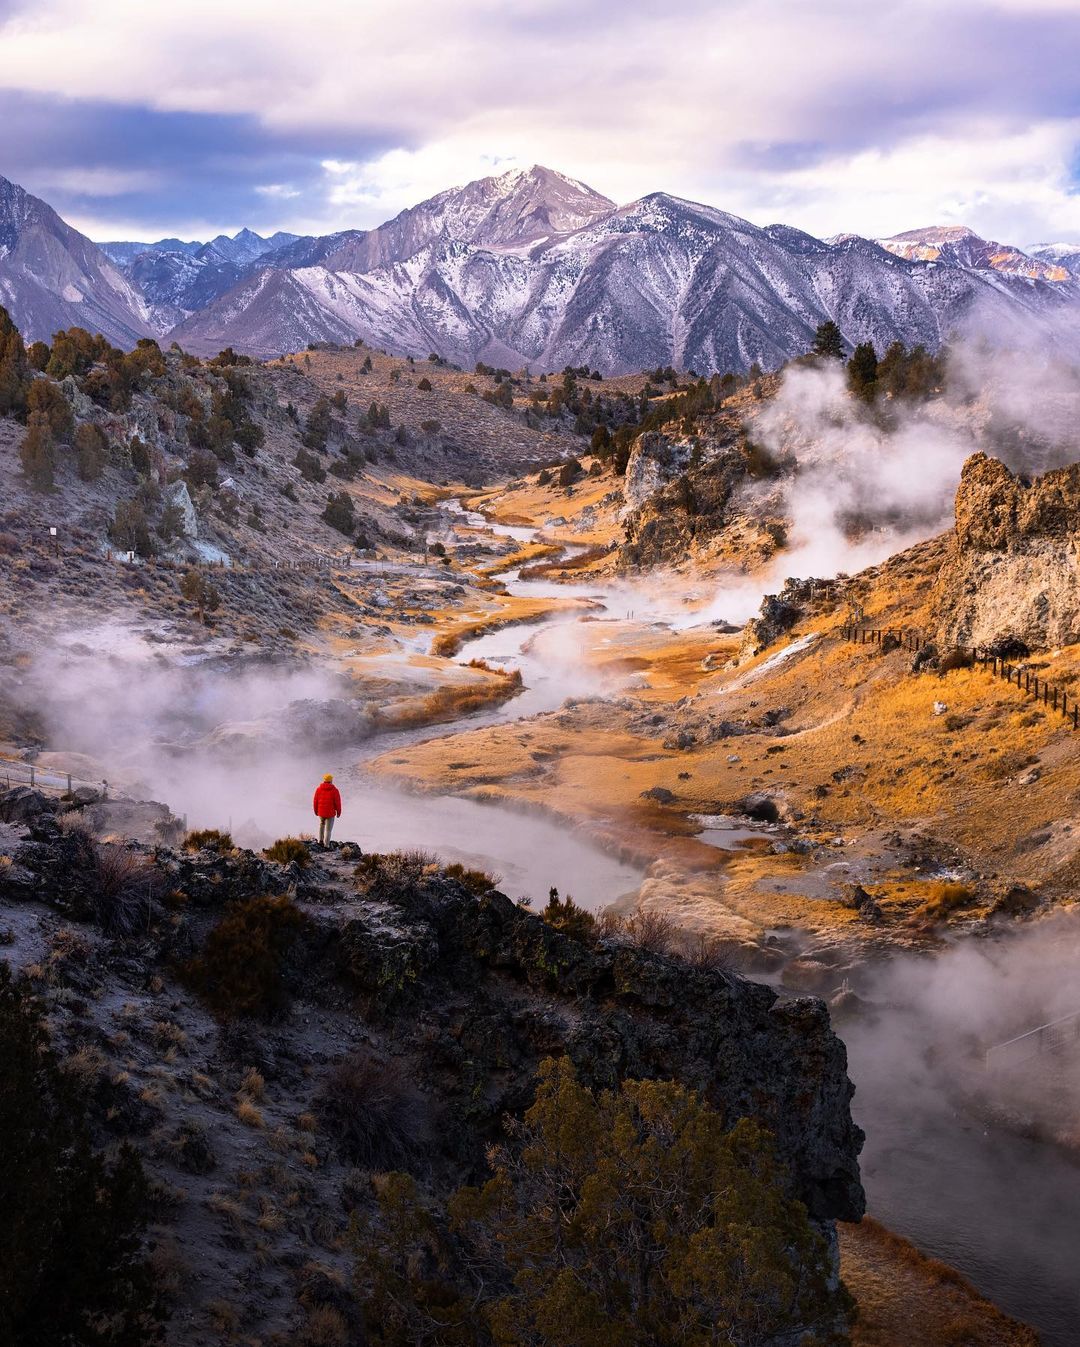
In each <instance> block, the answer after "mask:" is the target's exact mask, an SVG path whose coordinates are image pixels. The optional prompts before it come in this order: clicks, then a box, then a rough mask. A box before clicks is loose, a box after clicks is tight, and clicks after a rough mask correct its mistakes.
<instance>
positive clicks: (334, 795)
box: [312, 781, 341, 818]
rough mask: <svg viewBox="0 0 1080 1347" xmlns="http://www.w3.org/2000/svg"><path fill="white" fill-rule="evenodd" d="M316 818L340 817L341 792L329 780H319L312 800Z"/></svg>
mask: <svg viewBox="0 0 1080 1347" xmlns="http://www.w3.org/2000/svg"><path fill="white" fill-rule="evenodd" d="M312 804H313V806H314V808H315V816H316V818H340V817H341V792H340V791H339V790H338V788H337V786H335V785H334V784H333V782H331V781H320V782H319V784H318V785H317V786H316V787H315V798H314V800H312Z"/></svg>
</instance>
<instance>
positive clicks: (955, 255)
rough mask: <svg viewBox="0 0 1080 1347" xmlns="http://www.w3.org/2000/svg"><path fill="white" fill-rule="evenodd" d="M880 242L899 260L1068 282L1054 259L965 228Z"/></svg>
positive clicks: (947, 227)
mask: <svg viewBox="0 0 1080 1347" xmlns="http://www.w3.org/2000/svg"><path fill="white" fill-rule="evenodd" d="M878 243H880V244H881V246H882V247H883V248H886V249H888V251H889V252H891V253H895V254H896V256H897V257H904V258H907V259H908V261H911V262H944V263H946V264H947V265H949V266H958V267H969V268H971V269H972V270H975V271H1000V272H1001V273H1002V274H1003V275H1006V276H1021V277H1024V278H1026V279H1028V280H1038V281H1067V280H1068V279H1069V272H1068V270H1067V269H1066V268H1065V267H1063V266H1060V265H1059V264H1058V263H1057V262H1056V261H1055V260H1054V259H1052V258H1048V257H1045V256H1040V255H1034V254H1029V253H1025V252H1022V251H1021V250H1020V249H1019V248H1016V247H1014V246H1013V245H1012V244H1010V243H996V242H994V241H993V240H992V239H983V238H980V237H979V236H978V234H976V233H975V231H974V230H972V229H967V228H966V227H965V226H963V225H934V226H931V227H930V228H928V229H909V230H908V231H907V233H905V234H894V235H893V236H892V238H888V239H878Z"/></svg>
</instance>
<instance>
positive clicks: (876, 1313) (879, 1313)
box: [838, 1216, 1039, 1347]
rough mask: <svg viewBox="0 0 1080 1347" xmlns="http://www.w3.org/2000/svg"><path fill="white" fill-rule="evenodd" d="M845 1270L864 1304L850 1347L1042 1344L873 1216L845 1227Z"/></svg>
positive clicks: (965, 1282) (842, 1256)
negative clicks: (916, 1344)
mask: <svg viewBox="0 0 1080 1347" xmlns="http://www.w3.org/2000/svg"><path fill="white" fill-rule="evenodd" d="M838 1229H839V1233H840V1272H841V1276H842V1277H843V1279H844V1283H845V1285H846V1286H847V1288H848V1290H849V1291H850V1292H851V1293H852V1295H853V1296H854V1297H855V1300H856V1302H857V1303H858V1307H859V1312H858V1319H857V1321H856V1324H855V1328H854V1331H853V1333H852V1338H851V1341H852V1347H913V1345H914V1344H915V1343H918V1344H919V1347H1038V1341H1039V1339H1038V1335H1037V1334H1036V1333H1035V1332H1034V1330H1033V1329H1030V1328H1028V1327H1027V1326H1026V1325H1024V1324H1021V1323H1018V1322H1017V1321H1016V1320H1015V1319H1011V1318H1009V1316H1008V1315H1006V1314H1003V1313H1002V1312H1001V1310H999V1309H998V1308H997V1307H996V1306H995V1305H993V1304H991V1303H990V1301H988V1300H986V1299H985V1298H984V1297H983V1296H982V1295H980V1293H979V1292H978V1291H977V1290H976V1289H975V1287H974V1286H972V1285H971V1283H970V1282H969V1281H968V1280H967V1279H966V1278H965V1277H963V1276H962V1275H961V1274H960V1273H959V1272H957V1271H956V1270H955V1268H951V1267H949V1266H947V1265H946V1264H945V1263H941V1262H939V1261H938V1260H937V1259H934V1258H927V1257H926V1256H925V1255H924V1254H922V1253H920V1252H919V1250H918V1249H917V1248H916V1247H915V1245H914V1244H912V1243H911V1242H910V1241H909V1240H906V1239H904V1238H902V1237H901V1236H900V1235H896V1234H893V1232H892V1231H891V1230H887V1229H886V1228H885V1227H884V1226H883V1225H881V1223H880V1222H878V1221H875V1220H874V1219H873V1218H872V1217H869V1216H868V1217H864V1219H863V1220H862V1221H861V1222H860V1223H859V1224H858V1225H847V1224H841V1225H840V1226H839V1227H838Z"/></svg>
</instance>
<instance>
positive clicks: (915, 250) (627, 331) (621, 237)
mask: <svg viewBox="0 0 1080 1347" xmlns="http://www.w3.org/2000/svg"><path fill="white" fill-rule="evenodd" d="M0 181H2V180H0ZM7 187H8V188H9V189H10V191H11V192H17V191H18V190H19V189H15V188H11V185H10V184H7ZM29 200H31V201H32V200H33V198H29ZM37 207H39V208H40V211H43V212H48V214H49V216H50V217H51V219H52V221H53V222H55V225H54V227H53V233H54V234H55V232H56V229H59V230H60V231H65V230H67V226H66V225H64V224H63V222H62V221H60V220H59V218H58V217H56V216H55V214H54V213H53V212H51V211H49V208H48V207H46V206H44V203H40V202H39V203H37ZM0 210H2V196H0ZM2 219H3V216H2V214H0V221H2ZM2 230H3V226H2V223H0V302H3V295H4V294H6V293H8V291H10V292H11V295H12V303H13V305H17V304H18V303H19V302H21V303H22V310H21V312H22V313H24V314H26V315H27V317H26V320H25V321H26V322H28V323H31V324H37V327H35V328H34V329H33V330H35V331H40V330H42V329H41V324H42V322H45V325H46V327H49V325H50V324H51V327H56V326H60V325H66V324H67V323H69V322H71V321H73V319H72V318H70V317H68V316H67V310H63V316H62V317H61V308H60V307H57V306H63V305H65V304H67V305H71V304H74V303H81V304H83V305H85V306H86V307H85V308H84V309H83V318H82V324H83V325H84V326H94V325H97V326H101V327H102V330H111V331H117V330H118V329H117V325H116V324H117V319H116V315H115V314H113V316H112V317H111V318H109V319H108V321H109V322H110V323H111V324H112V326H111V328H108V327H107V326H106V323H105V322H104V321H99V320H97V319H96V318H94V317H93V316H92V313H93V312H94V305H98V306H104V308H105V309H106V310H109V309H110V306H112V309H115V308H116V307H117V306H121V307H124V306H127V307H129V308H131V309H133V311H134V321H135V322H136V323H137V324H139V325H140V330H139V335H141V334H142V332H144V331H146V330H147V328H148V327H149V328H152V330H153V331H154V332H155V333H157V334H158V335H164V334H165V333H166V332H168V334H169V335H170V336H171V337H173V338H174V339H175V340H177V341H179V342H181V344H183V345H185V346H188V347H189V348H190V349H191V350H193V351H198V352H209V353H213V352H215V351H217V350H218V349H220V348H221V347H222V346H224V345H232V346H234V347H236V348H237V349H241V350H245V351H248V352H250V353H252V354H256V355H262V356H268V355H275V354H278V353H281V352H284V351H289V350H295V349H297V348H298V347H302V346H304V345H306V344H307V343H308V342H313V341H335V342H345V341H352V340H354V339H355V338H357V337H361V338H363V339H364V340H366V341H369V342H373V343H374V344H376V345H380V346H384V347H387V348H389V349H394V350H400V351H403V352H406V353H409V354H414V355H420V356H423V355H427V354H428V353H429V352H431V351H436V352H439V353H440V354H442V355H445V356H447V357H448V358H450V359H452V360H455V361H458V362H460V363H462V364H471V363H473V362H474V361H476V360H478V359H479V360H486V361H489V362H491V361H494V362H496V363H498V364H510V365H521V364H529V365H532V366H534V367H537V368H543V369H558V368H561V367H562V366H564V365H567V364H571V365H582V364H588V365H589V366H590V367H591V368H599V369H601V370H603V371H604V372H605V373H618V372H623V371H627V370H633V369H640V368H643V367H648V366H650V365H658V364H662V365H667V364H673V365H676V366H678V367H680V368H684V369H689V368H693V369H697V370H699V371H700V372H702V373H705V372H709V371H713V370H725V369H736V370H739V369H746V368H748V367H749V366H750V365H751V364H753V363H755V362H757V363H758V364H760V365H761V366H763V367H764V368H774V367H776V366H777V365H779V364H781V363H782V362H783V361H785V360H787V359H789V358H790V357H792V356H794V355H798V354H800V353H802V352H803V351H805V350H807V349H808V347H809V345H810V343H811V341H812V339H813V333H814V329H815V328H816V327H817V325H818V324H819V323H821V322H822V321H823V320H825V319H833V320H835V321H836V322H837V323H838V324H839V326H840V328H841V330H842V332H843V333H844V336H845V338H846V340H847V342H848V343H849V345H852V346H853V345H854V344H856V343H857V342H860V341H872V342H873V343H874V345H875V346H876V347H877V348H878V350H879V351H883V350H884V349H885V347H887V346H888V345H889V344H890V342H892V341H894V340H900V341H903V342H905V343H907V344H909V345H913V344H915V343H920V342H921V343H923V344H924V345H926V346H928V347H930V348H935V347H937V346H938V345H940V344H941V342H942V341H943V340H945V339H946V338H948V336H949V335H950V334H951V333H953V332H955V331H956V330H957V329H958V328H959V327H961V326H962V325H963V324H965V323H967V322H968V321H970V320H971V318H972V316H973V315H976V314H977V315H978V316H979V318H980V321H982V322H984V323H987V324H991V325H994V326H996V327H998V328H1000V329H1002V330H1009V329H1010V327H1011V326H1014V325H1016V324H1018V323H1023V322H1026V321H1027V320H1028V318H1029V317H1032V316H1038V315H1042V314H1046V313H1048V312H1053V311H1055V310H1057V309H1059V308H1061V307H1063V306H1075V305H1076V304H1077V301H1078V298H1080V249H1077V250H1076V258H1077V260H1076V261H1074V262H1073V263H1071V264H1072V265H1075V266H1076V270H1077V276H1076V277H1075V278H1074V277H1073V276H1072V275H1070V272H1069V270H1068V266H1069V265H1070V263H1069V261H1068V260H1067V258H1068V257H1070V256H1072V255H1070V254H1068V251H1067V248H1066V247H1065V246H1062V247H1061V248H1060V249H1059V250H1058V252H1057V253H1056V254H1054V255H1052V256H1051V250H1050V246H1049V245H1048V246H1047V248H1046V249H1044V250H1043V251H1044V252H1045V254H1046V256H1045V257H1041V258H1040V257H1036V256H1029V255H1027V254H1024V253H1022V252H1020V251H1019V250H1018V249H1011V248H1007V247H1005V246H1003V245H1000V244H997V243H993V242H988V241H986V240H983V239H980V238H979V237H978V236H977V235H975V234H973V233H972V231H970V230H965V229H960V228H955V227H946V228H937V229H928V230H915V231H911V232H910V233H908V234H900V235H897V236H896V237H895V238H892V239H886V240H883V241H882V242H880V243H879V242H875V241H873V240H869V239H864V238H860V237H859V236H857V235H851V234H846V235H840V236H838V237H837V238H834V239H830V240H822V239H817V238H814V237H813V236H812V235H809V234H806V233H803V232H802V231H800V230H797V229H793V228H791V227H789V226H786V225H770V226H768V227H767V228H760V227H759V226H757V225H753V224H751V223H750V222H749V221H746V220H742V219H739V218H738V217H737V216H734V215H729V214H726V213H725V212H723V211H720V210H716V209H714V208H713V207H710V206H705V205H700V204H698V203H695V202H692V201H685V200H681V199H680V198H678V197H673V196H669V195H667V194H666V193H662V192H657V193H653V194H650V195H649V196H646V197H643V198H642V199H641V200H639V201H635V202H631V203H630V204H629V205H626V206H620V207H616V206H615V205H614V204H613V203H612V202H611V201H609V200H608V199H607V198H606V197H603V196H601V195H600V194H599V193H597V192H594V191H592V190H591V189H590V188H588V187H586V186H585V185H584V184H582V183H579V182H576V181H575V180H573V179H572V178H567V177H566V176H564V175H563V174H559V173H555V172H553V171H551V170H550V169H545V168H541V167H539V166H534V167H533V168H531V169H529V170H525V171H515V172H513V173H506V174H503V175H501V176H499V177H491V178H483V179H481V180H479V181H477V182H474V183H469V184H467V185H466V186H465V187H461V188H454V189H451V190H450V191H447V192H442V193H440V194H439V195H438V196H435V197H432V198H431V199H430V200H429V201H425V202H422V203H420V204H419V205H418V206H414V207H412V208H410V209H409V210H406V211H403V212H402V213H401V214H400V215H398V216H397V217H396V218H395V219H393V220H390V221H388V222H387V223H386V224H384V225H381V226H379V228H377V229H374V230H370V231H366V232H365V231H362V230H344V231H341V232H340V233H337V234H333V235H326V236H323V237H305V238H296V237H294V236H292V235H275V236H274V238H272V239H264V238H261V237H260V236H259V235H257V234H255V233H254V232H252V231H250V230H241V231H240V232H239V233H238V234H236V235H235V236H233V237H232V238H228V237H227V236H225V235H221V236H219V237H218V238H216V239H213V240H211V241H210V242H209V243H206V244H199V245H194V250H193V245H190V244H182V243H180V242H179V241H178V240H171V239H169V240H162V245H170V246H159V245H154V246H153V247H150V248H147V249H145V250H143V251H142V252H139V253H136V254H134V255H133V256H131V258H130V261H128V262H126V264H125V269H124V270H123V271H121V270H120V269H119V268H117V267H116V266H115V265H114V264H113V263H112V262H110V261H109V259H108V258H107V257H105V256H104V254H103V253H102V252H101V251H99V250H98V249H96V248H95V247H94V245H93V244H91V243H90V242H89V240H85V239H82V236H81V235H77V234H75V232H74V231H71V230H67V236H70V238H73V239H76V240H81V245H80V246H81V247H82V249H83V252H82V253H81V254H80V256H82V257H83V263H82V264H81V265H82V266H83V270H82V271H81V272H79V275H82V276H83V282H84V283H83V284H82V285H80V283H79V280H78V277H77V276H76V275H75V274H74V273H75V272H77V271H78V267H74V268H72V267H70V266H68V267H67V269H66V270H65V268H64V267H63V266H57V265H56V264H55V263H54V262H53V261H50V260H49V259H44V260H42V261H41V263H40V265H39V263H38V262H37V261H31V260H30V259H29V258H28V257H27V255H26V253H25V250H24V254H23V260H22V263H21V265H20V266H19V267H18V268H17V270H18V275H19V278H20V285H21V286H22V290H23V292H24V298H23V299H22V300H21V301H20V300H19V298H18V295H17V294H16V293H15V292H16V287H15V286H14V281H13V280H11V279H7V278H5V273H4V268H5V267H8V268H9V270H10V267H11V263H10V259H9V258H8V257H6V256H5V255H4V250H5V247H7V251H8V252H10V251H11V248H10V246H9V245H5V242H4V235H3V232H2ZM8 232H9V233H10V232H11V230H10V229H9V231H8ZM45 232H46V233H48V230H46V231H45ZM39 233H40V231H39ZM171 245H176V246H171ZM108 246H110V247H113V248H116V249H118V250H125V251H123V253H122V255H124V256H127V252H126V250H127V249H128V248H129V247H130V246H133V245H127V244H115V245H108ZM87 249H89V250H92V251H91V253H88V252H86V250H87ZM69 252H70V249H69ZM117 255H118V256H119V255H121V252H119V251H118V253H117ZM88 267H89V268H90V270H89V271H87V270H86V268H88ZM69 272H71V274H70V275H69V274H68V273H69ZM91 282H92V283H91ZM5 284H6V285H7V286H8V290H7V291H5V290H3V288H2V287H3V286H4V285H5ZM35 286H38V287H39V288H40V287H43V288H44V289H45V290H46V291H48V292H49V294H50V295H51V298H49V299H48V300H46V299H44V298H42V297H41V296H40V295H39V293H38V290H36V289H34V287H35ZM31 290H33V293H34V295H35V300H34V303H33V304H30V303H29V301H28V299H27V298H26V296H27V295H29V293H30V291H31ZM76 295H77V296H79V298H78V300H75V299H73V298H72V297H73V296H76ZM65 296H67V298H66V299H65V298H64V297H65ZM54 314H55V317H53V316H52V315H54ZM46 315H49V316H48V317H47V319H46ZM106 316H107V317H108V315H106ZM16 321H19V318H18V316H16ZM129 321H130V320H129ZM174 324H175V326H174ZM51 327H50V328H49V330H51ZM131 331H132V333H134V329H131ZM133 339H134V335H132V336H131V340H133Z"/></svg>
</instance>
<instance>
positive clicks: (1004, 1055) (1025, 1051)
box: [983, 1010, 1080, 1071]
mask: <svg viewBox="0 0 1080 1347" xmlns="http://www.w3.org/2000/svg"><path fill="white" fill-rule="evenodd" d="M1077 1040H1080V1010H1076V1011H1073V1013H1072V1014H1071V1015H1063V1016H1062V1017H1061V1019H1059V1020H1051V1021H1050V1023H1049V1024H1040V1025H1039V1027H1038V1028H1037V1029H1029V1030H1028V1032H1027V1033H1026V1034H1018V1035H1017V1037H1016V1038H1010V1039H1009V1040H1008V1042H1006V1043H995V1044H994V1046H993V1047H992V1048H987V1049H986V1052H985V1053H984V1054H983V1061H984V1063H985V1066H986V1069H987V1070H988V1071H999V1070H1001V1068H1002V1067H1011V1066H1019V1065H1020V1063H1022V1062H1028V1061H1030V1060H1031V1059H1032V1058H1033V1057H1041V1056H1042V1055H1043V1054H1044V1053H1047V1052H1057V1051H1059V1050H1060V1049H1061V1048H1066V1047H1069V1046H1070V1045H1071V1044H1073V1043H1075V1042H1077Z"/></svg>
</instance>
